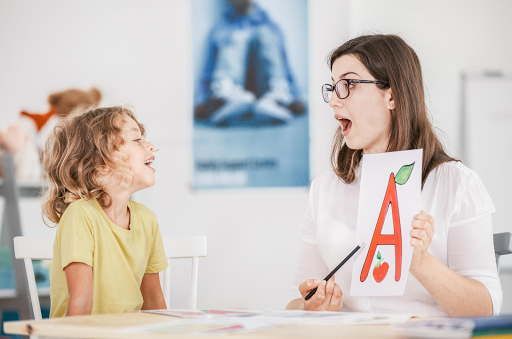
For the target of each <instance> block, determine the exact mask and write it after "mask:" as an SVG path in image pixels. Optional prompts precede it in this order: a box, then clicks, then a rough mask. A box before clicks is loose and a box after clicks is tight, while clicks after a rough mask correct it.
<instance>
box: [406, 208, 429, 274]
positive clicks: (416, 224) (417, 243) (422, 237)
mask: <svg viewBox="0 0 512 339" xmlns="http://www.w3.org/2000/svg"><path fill="white" fill-rule="evenodd" d="M433 237H434V218H433V217H432V216H431V215H428V214H427V213H426V212H425V211H421V212H420V214H417V215H416V216H414V219H413V220H412V230H411V246H412V247H414V252H413V255H412V261H411V268H410V269H409V270H410V271H414V270H417V269H418V268H419V267H420V266H421V264H422V262H423V260H424V258H425V257H426V256H427V255H428V253H427V250H428V247H429V246H430V243H431V242H432V238H433Z"/></svg>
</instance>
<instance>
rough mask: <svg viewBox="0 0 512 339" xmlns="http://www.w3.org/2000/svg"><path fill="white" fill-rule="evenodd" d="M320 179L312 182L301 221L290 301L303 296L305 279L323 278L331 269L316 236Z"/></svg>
mask: <svg viewBox="0 0 512 339" xmlns="http://www.w3.org/2000/svg"><path fill="white" fill-rule="evenodd" d="M318 180H320V179H315V180H314V181H313V183H312V184H311V189H310V191H309V199H308V206H307V208H306V213H304V217H303V218H302V221H301V223H300V231H301V244H300V248H299V257H298V259H297V267H296V270H295V277H294V280H293V284H292V293H291V296H290V301H291V300H294V299H298V298H302V295H301V294H300V292H299V285H300V284H301V283H302V282H303V281H305V280H308V279H322V278H323V277H325V276H326V275H327V274H328V273H329V269H328V268H327V265H326V264H325V262H324V260H323V258H322V256H321V254H320V251H319V249H318V243H317V237H316V222H315V207H316V203H317V200H318V185H319V183H318Z"/></svg>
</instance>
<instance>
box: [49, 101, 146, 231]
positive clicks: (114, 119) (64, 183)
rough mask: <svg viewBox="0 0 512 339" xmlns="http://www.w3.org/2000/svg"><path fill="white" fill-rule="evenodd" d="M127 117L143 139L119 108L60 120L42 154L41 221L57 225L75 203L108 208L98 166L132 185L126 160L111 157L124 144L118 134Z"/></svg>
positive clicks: (129, 114)
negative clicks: (80, 201)
mask: <svg viewBox="0 0 512 339" xmlns="http://www.w3.org/2000/svg"><path fill="white" fill-rule="evenodd" d="M127 117H130V118H132V119H133V120H134V121H135V122H136V123H137V124H138V125H139V128H140V131H141V133H142V136H144V135H145V130H144V126H143V125H142V124H140V123H139V122H138V121H137V119H136V118H135V115H134V114H133V112H132V111H131V110H130V109H128V108H126V107H123V106H116V107H104V108H93V109H89V110H87V111H85V112H83V113H80V114H78V115H75V116H70V117H68V118H66V119H63V120H62V122H61V123H60V124H58V125H57V126H56V127H55V129H54V131H53V133H52V135H51V136H50V137H49V138H48V139H47V140H46V144H45V149H44V152H43V168H44V171H45V174H46V180H47V181H48V187H47V188H46V190H45V192H44V194H43V203H42V210H43V219H44V218H46V219H48V220H49V221H50V222H52V223H55V224H57V223H58V222H59V221H60V218H61V216H62V214H63V213H64V211H65V210H66V208H67V207H68V205H69V204H70V203H72V202H73V201H76V200H78V199H85V200H89V199H97V200H98V202H99V204H100V205H101V206H102V207H110V206H111V204H112V198H111V196H110V195H109V194H108V193H107V192H106V191H105V190H104V189H103V184H102V183H103V182H104V180H108V177H104V176H102V175H101V174H100V168H101V167H102V166H107V167H108V168H110V169H111V170H112V171H114V172H116V173H119V174H120V175H121V176H122V177H123V178H127V179H128V181H129V182H131V183H133V179H134V178H133V174H132V172H131V171H130V166H129V165H128V163H127V162H126V159H120V158H119V156H117V157H116V156H114V154H115V151H119V152H121V153H124V152H122V151H121V149H120V147H121V146H122V145H123V144H124V143H125V141H124V139H123V136H122V133H123V126H124V123H125V121H126V118H127ZM125 155H127V156H128V157H129V154H126V153H125ZM123 181H124V180H123ZM45 223H46V220H45ZM47 225H48V224H47Z"/></svg>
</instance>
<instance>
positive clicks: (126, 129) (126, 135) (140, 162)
mask: <svg viewBox="0 0 512 339" xmlns="http://www.w3.org/2000/svg"><path fill="white" fill-rule="evenodd" d="M125 121H126V122H125V124H124V126H123V139H124V140H125V144H124V145H123V146H121V150H122V151H124V152H127V153H128V154H130V160H129V165H130V171H131V172H132V173H133V176H134V181H133V185H132V186H131V188H132V189H133V190H134V192H137V191H140V190H142V189H144V188H147V187H151V186H153V185H154V184H155V169H154V168H152V167H151V164H152V163H153V161H154V160H155V156H154V155H153V150H154V148H155V147H154V146H153V144H151V143H150V142H147V141H145V140H144V139H143V138H142V134H141V132H140V129H139V126H138V125H137V123H136V122H135V121H134V120H133V119H132V118H130V117H126V118H125Z"/></svg>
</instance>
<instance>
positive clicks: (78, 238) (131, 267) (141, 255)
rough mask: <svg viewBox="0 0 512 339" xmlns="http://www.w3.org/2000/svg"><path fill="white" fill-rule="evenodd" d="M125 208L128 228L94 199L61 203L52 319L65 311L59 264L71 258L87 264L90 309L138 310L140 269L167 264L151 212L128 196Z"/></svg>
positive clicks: (154, 269)
mask: <svg viewBox="0 0 512 339" xmlns="http://www.w3.org/2000/svg"><path fill="white" fill-rule="evenodd" d="M128 208H129V209H130V229H129V230H125V229H123V228H121V227H119V226H117V225H116V224H114V223H113V222H112V221H111V220H110V219H109V218H108V217H107V215H106V214H105V212H104V211H103V209H102V208H101V206H100V204H99V203H98V201H97V200H96V199H91V200H87V201H86V200H82V199H81V200H78V201H75V202H73V203H71V204H70V205H69V206H68V207H67V208H66V211H65V212H64V214H63V215H62V218H61V219H60V222H59V225H58V226H57V235H56V237H55V242H54V244H53V259H52V266H51V272H50V298H51V310H50V317H51V318H53V317H63V316H64V315H66V310H67V307H68V300H69V295H68V288H67V283H66V276H65V274H64V268H65V267H66V266H67V265H69V264H70V263H72V262H82V263H85V264H87V265H89V266H92V270H93V304H92V312H91V314H103V313H120V312H126V311H138V310H140V309H141V307H142V304H143V299H142V294H141V292H140V284H141V282H142V278H143V276H144V273H157V272H160V271H163V270H164V269H165V268H167V266H168V264H167V259H166V257H165V252H164V247H163V242H162V236H161V234H160V229H159V228H158V222H157V220H156V216H155V214H154V213H153V212H151V211H150V210H149V209H148V208H147V207H145V206H144V205H142V204H139V203H136V202H133V201H129V202H128Z"/></svg>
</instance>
